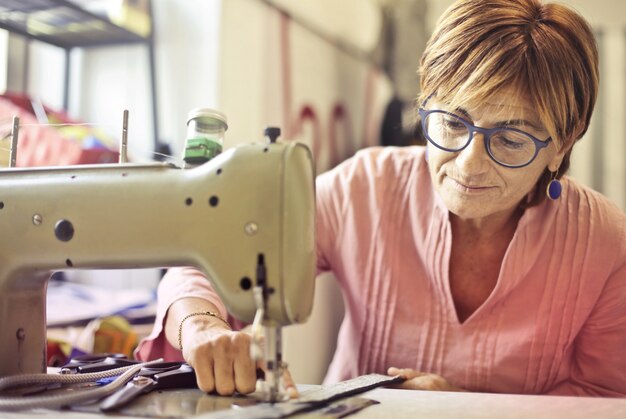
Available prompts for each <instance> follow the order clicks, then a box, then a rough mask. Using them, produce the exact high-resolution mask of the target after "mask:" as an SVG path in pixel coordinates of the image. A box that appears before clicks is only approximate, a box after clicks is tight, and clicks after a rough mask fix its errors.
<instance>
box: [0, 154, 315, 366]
mask: <svg viewBox="0 0 626 419" xmlns="http://www.w3.org/2000/svg"><path fill="white" fill-rule="evenodd" d="M313 177H314V175H313V165H312V158H311V154H310V152H309V150H308V148H307V147H306V146H304V145H302V144H297V143H277V142H273V143H257V144H249V145H242V146H239V147H236V148H233V149H230V150H228V151H226V152H224V153H222V154H220V155H219V156H217V157H216V158H214V159H212V160H210V161H209V162H207V163H205V164H202V165H200V166H198V167H195V168H192V169H186V170H181V169H180V168H177V167H174V166H172V165H169V164H150V165H134V164H119V165H92V166H69V167H46V168H11V169H3V170H0V230H1V231H2V234H1V235H0V342H2V345H1V346H0V377H1V376H6V375H11V374H19V373H33V372H42V371H45V359H46V358H45V351H46V349H45V348H46V345H45V339H46V326H45V325H46V323H45V301H46V300H45V298H46V286H47V281H48V278H49V276H50V273H51V272H52V271H55V270H66V269H115V268H119V269H128V268H148V267H171V266H196V267H198V268H200V269H201V270H203V271H204V272H206V274H207V276H208V277H209V278H210V279H211V282H212V284H213V286H214V288H215V289H216V291H217V292H218V293H219V295H220V296H221V297H222V299H223V301H224V303H225V304H226V306H227V308H228V309H229V311H230V312H231V313H232V314H233V315H234V316H235V317H237V318H239V319H241V320H243V321H247V322H251V321H252V320H253V319H254V317H255V313H256V312H257V308H259V307H257V306H258V305H259V301H258V300H257V301H255V297H254V295H255V291H254V290H255V289H256V290H262V292H261V295H262V296H263V299H264V300H263V302H262V305H263V306H264V307H262V308H263V309H264V316H263V323H264V325H265V326H269V327H272V328H274V329H276V328H278V329H279V328H280V327H281V326H284V325H288V324H291V323H298V322H303V321H305V320H306V319H307V317H308V316H309V314H310V311H311V307H312V299H313V290H314V286H313V279H314V275H315V263H314V258H315V248H314V246H315V242H314V187H313V185H314V179H313ZM256 294H257V295H258V293H256ZM279 339H280V335H279V336H278V338H277V340H278V341H279ZM277 345H278V347H277V348H276V351H278V352H280V342H278V344H277ZM278 356H279V357H280V353H279V354H278Z"/></svg>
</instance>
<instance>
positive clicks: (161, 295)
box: [135, 268, 228, 361]
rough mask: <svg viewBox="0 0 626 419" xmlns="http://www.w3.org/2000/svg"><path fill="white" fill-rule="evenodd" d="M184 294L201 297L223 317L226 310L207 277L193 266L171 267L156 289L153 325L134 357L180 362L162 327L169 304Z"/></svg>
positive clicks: (142, 359)
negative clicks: (155, 308)
mask: <svg viewBox="0 0 626 419" xmlns="http://www.w3.org/2000/svg"><path fill="white" fill-rule="evenodd" d="M186 297H195V298H202V299H204V300H207V301H209V302H210V303H212V304H213V305H215V307H217V309H218V310H219V312H220V314H221V315H222V318H226V317H227V314H228V313H227V311H226V308H225V306H224V304H223V303H222V301H221V300H220V298H219V297H218V295H217V293H216V292H215V291H214V290H213V287H212V286H211V283H210V282H209V280H208V279H207V277H206V276H205V275H204V274H203V273H202V272H200V271H198V270H197V269H195V268H171V269H169V270H168V271H167V273H166V274H165V276H164V277H163V279H162V280H161V282H160V283H159V286H158V289H157V312H156V318H155V321H154V327H153V329H152V332H151V333H150V335H148V337H146V338H145V339H143V340H142V341H141V342H139V345H138V346H137V349H135V358H136V359H138V360H141V361H148V360H151V359H157V358H163V359H164V360H166V361H183V356H182V353H181V351H180V350H179V349H178V348H174V347H173V346H172V345H170V344H169V342H168V341H167V339H166V338H165V332H164V330H163V326H164V322H165V316H166V314H167V310H168V309H169V308H170V306H171V305H172V304H173V303H174V302H175V301H177V300H179V299H181V298H186Z"/></svg>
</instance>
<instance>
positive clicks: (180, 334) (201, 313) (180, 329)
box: [178, 311, 233, 352]
mask: <svg viewBox="0 0 626 419" xmlns="http://www.w3.org/2000/svg"><path fill="white" fill-rule="evenodd" d="M193 316H210V317H215V318H216V319H219V320H221V321H222V322H223V323H224V324H225V325H226V327H228V330H233V329H232V327H230V324H228V322H227V321H226V320H224V318H223V317H222V316H220V315H219V314H217V313H213V312H212V311H199V312H197V313H190V314H187V315H186V316H185V317H183V319H182V320H181V321H180V325H179V326H178V347H179V348H180V351H181V352H182V351H183V323H185V320H187V319H188V318H190V317H193Z"/></svg>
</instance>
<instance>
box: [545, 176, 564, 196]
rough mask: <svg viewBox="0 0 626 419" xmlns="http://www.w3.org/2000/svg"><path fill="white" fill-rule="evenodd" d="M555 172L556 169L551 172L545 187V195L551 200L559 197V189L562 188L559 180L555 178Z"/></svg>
mask: <svg viewBox="0 0 626 419" xmlns="http://www.w3.org/2000/svg"><path fill="white" fill-rule="evenodd" d="M557 174H558V170H557V171H556V172H552V179H551V180H550V182H549V183H548V187H547V188H546V195H547V196H548V198H550V199H551V200H552V201H556V200H557V199H559V196H561V190H562V189H563V188H562V187H561V182H559V180H558V179H557V178H556V176H557Z"/></svg>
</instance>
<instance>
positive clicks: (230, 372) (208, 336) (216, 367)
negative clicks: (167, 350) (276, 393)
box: [183, 324, 260, 396]
mask: <svg viewBox="0 0 626 419" xmlns="http://www.w3.org/2000/svg"><path fill="white" fill-rule="evenodd" d="M190 326H192V325H191V324H190ZM194 329H195V330H194ZM183 336H184V338H183V357H184V358H185V360H186V361H187V362H188V363H189V364H190V365H191V366H192V367H193V368H194V369H195V370H196V377H197V380H198V387H199V388H200V390H202V391H205V392H207V393H211V392H213V391H216V392H217V393H218V394H220V395H223V396H226V395H231V394H233V393H234V392H235V391H236V392H238V393H241V394H248V393H252V392H253V391H254V390H255V388H256V369H257V363H256V362H255V361H253V360H252V358H251V357H250V342H251V340H252V339H251V337H250V335H248V334H247V333H244V332H233V331H231V330H229V329H227V328H226V327H223V328H222V327H220V326H219V325H213V327H211V328H202V327H200V328H192V327H189V328H187V330H185V332H184V333H183ZM258 367H259V368H260V365H259V366H258Z"/></svg>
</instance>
